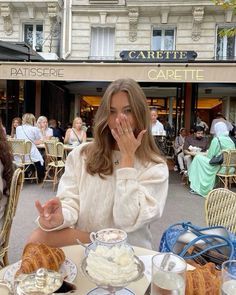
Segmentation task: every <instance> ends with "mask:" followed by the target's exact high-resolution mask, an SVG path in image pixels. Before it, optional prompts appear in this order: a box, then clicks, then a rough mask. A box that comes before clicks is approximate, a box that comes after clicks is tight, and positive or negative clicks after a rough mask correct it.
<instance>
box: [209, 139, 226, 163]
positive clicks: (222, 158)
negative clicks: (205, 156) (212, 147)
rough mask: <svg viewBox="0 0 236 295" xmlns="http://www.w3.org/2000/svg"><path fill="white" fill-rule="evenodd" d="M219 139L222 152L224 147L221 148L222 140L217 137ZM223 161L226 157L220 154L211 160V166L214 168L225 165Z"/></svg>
mask: <svg viewBox="0 0 236 295" xmlns="http://www.w3.org/2000/svg"><path fill="white" fill-rule="evenodd" d="M217 139H218V142H219V144H220V150H221V151H222V146H221V143H220V140H219V138H218V137H217ZM223 161H224V156H223V154H222V153H220V154H219V155H218V156H213V157H212V158H211V159H210V161H209V164H210V165H212V166H216V165H221V164H222V163H223Z"/></svg>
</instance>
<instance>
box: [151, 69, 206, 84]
mask: <svg viewBox="0 0 236 295" xmlns="http://www.w3.org/2000/svg"><path fill="white" fill-rule="evenodd" d="M148 78H149V79H150V80H160V81H162V80H168V79H170V80H174V81H183V82H187V81H189V82H191V81H193V82H194V81H203V80H204V70H196V69H161V70H156V69H151V70H149V71H148Z"/></svg>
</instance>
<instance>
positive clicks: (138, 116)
mask: <svg viewBox="0 0 236 295" xmlns="http://www.w3.org/2000/svg"><path fill="white" fill-rule="evenodd" d="M121 91H123V92H126V93H127V94H128V99H129V104H130V108H131V111H132V114H133V116H134V120H135V122H136V129H135V130H134V135H135V136H137V135H138V134H139V132H140V131H141V130H144V129H146V130H147V132H146V133H145V134H144V136H143V138H142V143H141V145H140V146H139V147H138V149H137V151H136V157H137V158H138V159H139V160H140V161H141V162H142V163H143V164H145V163H148V162H150V161H154V162H156V163H161V162H164V160H163V159H162V157H161V156H160V152H159V149H158V148H157V146H156V144H155V142H154V139H153V137H152V134H151V132H150V111H149V109H148V105H147V101H146V97H145V94H144V92H143V90H142V89H141V88H140V86H139V85H138V83H137V82H135V81H134V80H132V79H119V80H116V81H114V82H112V83H111V84H110V85H109V86H108V88H107V90H106V91H105V93H104V96H103V98H102V101H101V105H100V107H99V108H98V110H97V113H96V116H95V120H94V122H95V125H94V142H93V143H92V144H89V145H87V146H85V147H84V148H83V149H82V154H84V153H85V154H86V156H87V160H86V169H87V172H88V173H89V174H91V175H94V174H96V173H98V174H99V176H100V177H101V178H103V177H104V175H111V174H112V173H113V162H112V149H113V148H114V145H115V139H114V138H113V136H112V134H111V131H110V128H109V127H108V118H109V114H110V104H111V98H112V96H113V95H114V94H116V93H118V92H121Z"/></svg>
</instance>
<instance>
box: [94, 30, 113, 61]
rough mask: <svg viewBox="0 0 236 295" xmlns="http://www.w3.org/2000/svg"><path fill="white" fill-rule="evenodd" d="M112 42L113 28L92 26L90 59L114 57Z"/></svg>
mask: <svg viewBox="0 0 236 295" xmlns="http://www.w3.org/2000/svg"><path fill="white" fill-rule="evenodd" d="M114 43H115V29H114V28H110V27H106V28H105V27H96V28H95V27H92V28H91V48H90V59H114V55H115V52H114V51H115V50H114V47H115V45H114Z"/></svg>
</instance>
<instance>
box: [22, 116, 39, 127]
mask: <svg viewBox="0 0 236 295" xmlns="http://www.w3.org/2000/svg"><path fill="white" fill-rule="evenodd" d="M35 123H36V119H35V116H34V115H33V114H31V113H25V114H24V115H23V117H22V125H24V124H29V125H32V126H35Z"/></svg>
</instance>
